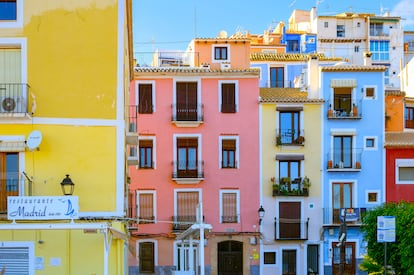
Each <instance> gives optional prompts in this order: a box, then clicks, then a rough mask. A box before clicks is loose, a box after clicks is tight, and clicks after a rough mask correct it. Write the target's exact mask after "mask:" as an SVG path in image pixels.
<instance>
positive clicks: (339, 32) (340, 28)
mask: <svg viewBox="0 0 414 275" xmlns="http://www.w3.org/2000/svg"><path fill="white" fill-rule="evenodd" d="M336 37H345V25H336Z"/></svg>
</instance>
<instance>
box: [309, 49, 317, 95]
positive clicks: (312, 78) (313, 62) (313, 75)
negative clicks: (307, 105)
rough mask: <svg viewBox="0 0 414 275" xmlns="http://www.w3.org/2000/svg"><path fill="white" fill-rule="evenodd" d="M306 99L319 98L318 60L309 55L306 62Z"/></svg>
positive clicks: (314, 55) (315, 55)
mask: <svg viewBox="0 0 414 275" xmlns="http://www.w3.org/2000/svg"><path fill="white" fill-rule="evenodd" d="M307 84H308V87H309V88H308V98H319V58H318V55H317V54H309V60H308V80H307Z"/></svg>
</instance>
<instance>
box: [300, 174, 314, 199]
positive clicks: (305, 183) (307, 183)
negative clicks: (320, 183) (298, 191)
mask: <svg viewBox="0 0 414 275" xmlns="http://www.w3.org/2000/svg"><path fill="white" fill-rule="evenodd" d="M311 185H312V184H311V181H310V179H309V178H308V177H307V176H305V177H304V178H303V180H302V186H303V194H304V195H308V194H309V188H310V187H311Z"/></svg>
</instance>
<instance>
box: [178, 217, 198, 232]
mask: <svg viewBox="0 0 414 275" xmlns="http://www.w3.org/2000/svg"><path fill="white" fill-rule="evenodd" d="M172 220H173V224H172V230H173V231H184V230H187V229H188V228H189V227H190V226H191V225H193V224H195V223H196V221H197V216H195V215H194V216H173V217H172Z"/></svg>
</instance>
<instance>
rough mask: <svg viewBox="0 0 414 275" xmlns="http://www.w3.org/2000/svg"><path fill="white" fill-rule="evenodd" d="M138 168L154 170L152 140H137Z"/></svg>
mask: <svg viewBox="0 0 414 275" xmlns="http://www.w3.org/2000/svg"><path fill="white" fill-rule="evenodd" d="M139 168H143V169H145V168H146V169H148V168H154V161H153V140H152V139H140V140H139Z"/></svg>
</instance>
